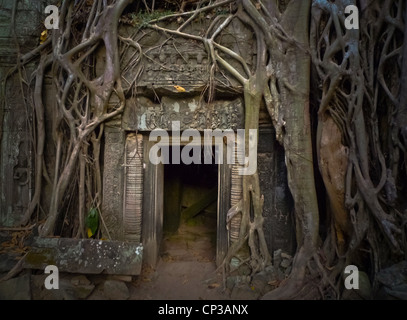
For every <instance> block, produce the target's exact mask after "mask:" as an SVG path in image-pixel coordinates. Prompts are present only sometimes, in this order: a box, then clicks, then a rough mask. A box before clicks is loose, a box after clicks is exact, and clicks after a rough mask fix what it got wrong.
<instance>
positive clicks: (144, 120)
mask: <svg viewBox="0 0 407 320" xmlns="http://www.w3.org/2000/svg"><path fill="white" fill-rule="evenodd" d="M243 119H244V110H243V102H242V100H241V99H235V100H232V101H222V100H220V101H214V102H213V103H211V104H208V103H205V102H204V101H200V99H199V97H192V98H183V99H173V98H169V97H163V98H162V100H161V104H155V103H153V102H152V101H151V100H150V99H148V98H145V97H139V98H137V99H131V100H129V101H128V102H127V105H126V110H125V112H124V115H123V120H122V127H123V129H124V130H128V131H136V130H138V131H151V130H154V129H158V128H160V129H163V130H169V131H170V130H171V129H172V123H173V121H179V122H180V125H181V128H180V130H185V129H197V130H201V131H202V130H204V129H212V130H214V129H222V130H225V129H233V130H236V129H243V128H244V121H243Z"/></svg>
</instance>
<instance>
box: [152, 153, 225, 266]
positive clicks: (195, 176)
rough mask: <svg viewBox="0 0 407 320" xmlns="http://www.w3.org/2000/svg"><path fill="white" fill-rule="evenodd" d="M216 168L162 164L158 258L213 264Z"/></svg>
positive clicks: (212, 166)
mask: <svg viewBox="0 0 407 320" xmlns="http://www.w3.org/2000/svg"><path fill="white" fill-rule="evenodd" d="M214 149H215V148H213V153H214V151H215V150H214ZM171 151H172V150H170V154H171ZM201 158H202V159H203V153H202V157H201ZM218 168H219V165H217V164H215V163H211V164H204V163H202V164H188V165H187V164H184V163H182V162H181V163H180V164H173V162H172V161H171V164H165V165H164V210H163V242H162V244H161V253H160V255H161V258H163V259H174V260H196V261H215V258H216V241H217V232H216V231H217V218H218V182H219V174H218Z"/></svg>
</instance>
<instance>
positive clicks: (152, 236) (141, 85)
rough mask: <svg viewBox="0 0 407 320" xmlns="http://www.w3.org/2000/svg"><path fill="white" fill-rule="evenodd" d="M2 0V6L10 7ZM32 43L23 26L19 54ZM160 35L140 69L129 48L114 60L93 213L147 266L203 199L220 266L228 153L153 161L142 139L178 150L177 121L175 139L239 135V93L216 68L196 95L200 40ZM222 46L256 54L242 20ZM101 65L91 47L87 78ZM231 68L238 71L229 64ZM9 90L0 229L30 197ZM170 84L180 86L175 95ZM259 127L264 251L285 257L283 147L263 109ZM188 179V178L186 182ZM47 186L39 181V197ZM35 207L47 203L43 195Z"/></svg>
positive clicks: (287, 209)
mask: <svg viewBox="0 0 407 320" xmlns="http://www.w3.org/2000/svg"><path fill="white" fill-rule="evenodd" d="M3 2H4V1H3ZM5 3H7V4H9V5H11V1H8V2H7V1H6V2H5ZM21 3H22V4H21V6H23V7H21V8H19V10H21V11H22V12H23V11H24V10H27V11H30V10H31V11H35V10H37V8H35V5H34V4H31V3H28V2H24V1H21ZM10 10H11V9H10V6H9V7H8V8H7V7H5V8H3V9H2V10H1V11H0V14H1V15H2V17H6V18H7V17H8V18H9V17H10ZM38 10H39V9H38ZM6 18H4V19H3V20H2V21H0V23H1V24H2V25H1V28H0V30H1V32H2V34H1V38H0V50H1V51H2V52H4V53H5V52H6V53H5V54H1V57H2V60H1V61H0V63H1V65H0V71H1V73H2V75H4V74H5V73H6V72H7V70H8V68H9V67H10V66H12V65H13V63H15V59H16V57H15V51H13V50H12V49H10V46H9V43H10V41H11V40H10V39H11V34H10V30H9V29H7V28H6V26H7V23H8V21H9V20H7V19H6ZM21 19H24V18H21ZM31 19H34V20H35V18H31ZM39 19H40V15H39V16H38V17H37V20H36V21H33V22H32V23H33V24H38V21H39ZM22 21H23V20H21V21H20V22H19V21H17V23H22ZM169 27H171V26H169ZM205 27H206V24H205V21H203V22H200V23H197V24H193V25H191V26H190V28H201V29H203V30H204V29H205ZM131 32H132V30H131V27H130V26H123V27H122V28H121V33H122V35H123V36H128V35H129V34H130V33H131ZM35 37H37V35H36V34H35ZM35 37H34V35H33V34H30V32H28V30H26V31H25V33H24V32H23V33H22V34H21V39H25V41H28V43H29V45H28V48H31V47H33V45H35V41H37V40H38V39H37V38H35ZM165 37H166V36H165V35H163V34H160V33H159V32H151V33H150V34H149V35H148V36H146V37H144V38H143V40H142V43H141V44H142V45H143V47H144V48H145V49H146V48H147V49H148V50H147V51H148V56H149V59H145V62H144V63H143V65H142V68H140V66H139V65H138V66H133V65H132V63H131V59H132V57H133V55H134V52H135V49H132V48H129V49H128V50H127V53H126V55H125V56H124V57H123V59H122V63H123V65H124V66H125V68H123V85H124V87H125V91H126V92H127V93H128V94H127V101H126V106H125V110H124V112H123V114H121V115H120V116H118V117H116V118H114V119H113V120H111V121H109V122H108V123H106V124H105V130H104V137H103V145H102V157H103V159H102V168H103V202H102V208H101V209H102V210H101V212H102V214H103V220H104V223H105V225H106V228H107V229H108V230H109V234H110V236H111V238H112V240H118V241H124V242H137V243H142V245H143V261H144V262H145V263H148V264H151V265H155V264H156V263H157V261H158V259H159V249H160V244H161V242H162V239H163V233H164V231H170V232H174V231H176V230H177V228H178V227H179V224H180V221H181V220H182V217H183V214H184V211H185V210H187V209H188V208H191V207H192V206H194V205H195V204H196V203H197V202H200V201H204V202H205V201H206V200H205V197H207V199H210V200H207V201H208V202H207V203H206V206H205V205H203V206H204V208H205V209H206V210H209V211H211V212H212V213H213V214H214V215H215V220H216V224H215V226H214V228H215V229H216V230H214V232H215V233H216V261H217V263H218V264H219V263H220V262H221V261H222V259H223V258H224V256H225V253H226V251H227V248H228V246H229V245H230V242H231V241H234V237H236V230H237V228H238V226H239V225H238V221H237V222H236V221H232V223H231V225H230V226H227V225H226V215H227V212H228V210H229V209H230V207H231V206H232V205H233V204H235V203H236V202H237V201H238V200H239V199H240V193H241V189H242V186H241V183H242V176H240V175H239V174H238V169H239V167H238V164H228V163H227V161H225V159H226V151H227V149H226V148H219V146H218V145H216V143H214V144H213V151H214V152H219V150H221V149H222V150H223V151H222V153H221V154H219V156H220V157H222V158H223V159H224V161H223V163H222V164H215V163H212V164H211V165H207V164H191V165H189V166H188V165H185V164H179V165H174V164H153V163H152V162H151V161H150V159H149V153H150V150H151V148H152V147H153V146H154V145H155V144H156V142H155V141H151V138H150V137H151V136H150V134H151V132H152V131H153V130H154V129H157V128H160V129H164V130H166V131H168V134H169V138H168V139H169V141H172V142H173V144H172V148H179V150H182V148H184V147H185V145H187V144H188V143H189V142H185V141H183V142H182V141H179V139H175V138H174V136H173V134H174V133H173V132H172V131H171V130H172V128H173V127H172V124H173V123H174V122H175V121H176V122H179V124H180V132H181V133H182V132H183V131H184V130H186V129H191V128H193V129H196V130H198V131H199V132H201V133H203V131H204V130H205V129H211V130H216V129H220V130H233V131H235V132H236V130H237V129H244V101H243V95H242V88H241V87H240V85H239V84H238V83H237V82H236V81H234V80H233V77H232V76H230V75H228V74H223V73H221V72H216V74H215V92H214V99H213V100H211V101H207V99H206V98H205V96H206V94H205V92H206V90H208V83H209V80H210V79H209V76H210V67H211V66H210V64H209V60H208V56H207V52H206V50H205V48H204V46H203V44H201V43H199V42H197V41H194V40H186V39H180V38H177V39H173V40H169V41H163V39H165ZM21 39H20V40H21ZM30 41H31V42H30ZM222 43H223V44H224V45H227V46H228V47H229V48H233V49H234V50H235V51H236V52H239V53H240V54H241V55H242V57H243V58H244V59H245V60H246V62H247V64H248V65H249V66H252V65H253V61H254V60H255V56H256V48H255V45H254V40H253V35H252V33H251V32H250V31H249V30H248V29H247V28H245V27H244V26H243V25H242V24H238V23H237V22H236V23H232V24H231V26H230V27H229V30H228V35H227V36H225V37H224V38H223V39H222ZM3 57H5V58H3ZM103 60H104V52H103V51H100V52H99V54H98V56H97V59H96V61H97V63H96V72H98V71H97V70H102V69H103ZM234 66H235V67H236V68H239V65H238V64H237V63H236V64H235V65H234ZM14 80H15V79H14ZM15 81H16V80H15ZM17 84H18V83H17V82H15V83H10V84H9V86H10V90H11V91H10V92H3V93H2V94H3V95H6V100H5V101H6V103H5V104H2V110H1V113H2V117H1V121H2V125H1V131H2V135H1V155H0V156H1V158H0V170H1V176H2V179H1V189H0V191H1V207H0V225H1V226H16V225H17V224H18V222H19V221H20V219H21V217H22V215H23V213H24V209H26V208H27V206H28V203H29V201H30V197H32V194H33V192H34V190H33V174H34V173H33V152H34V150H33V146H32V143H30V135H31V132H32V131H31V130H32V127H31V126H30V124H29V121H28V122H27V119H29V120H30V121H32V115H31V114H30V112H32V111H29V110H28V109H27V108H26V106H25V104H24V101H23V97H22V95H21V93H18V92H19V88H18V86H17ZM45 86H46V87H47V94H46V97H45V106H46V108H48V110H50V108H52V107H53V103H54V102H53V98H52V97H53V94H52V92H53V91H52V90H53V87H52V81H51V79H46V83H45ZM174 86H181V87H182V88H183V89H184V90H182V92H180V91H179V90H176V88H175V87H174ZM4 98H5V97H4V96H3V97H2V99H3V100H4ZM114 103H115V101H112V104H114ZM46 114H47V112H46ZM27 115H28V117H27ZM259 121H260V130H259V133H258V158H257V160H258V161H257V169H258V172H259V177H260V187H261V190H262V193H263V194H264V212H263V215H264V217H265V223H264V229H265V236H266V240H267V243H268V247H269V251H270V252H271V253H272V252H273V251H275V250H277V249H282V250H284V251H286V252H288V253H293V250H295V248H294V230H293V225H294V224H293V221H292V219H293V218H292V217H293V214H292V212H293V204H292V199H291V197H290V192H289V190H288V186H287V177H286V167H285V161H284V150H283V148H282V147H281V146H280V145H279V144H278V143H277V142H276V140H275V133H274V129H273V127H272V123H271V120H270V118H269V115H268V113H267V111H266V109H265V108H263V110H262V111H261V113H260V119H259ZM48 126H51V124H48ZM47 143H48V146H49V147H48V148H46V150H47V152H48V154H46V155H45V159H46V161H47V163H46V165H47V167H50V168H51V167H52V164H53V162H54V161H55V159H53V154H52V150H53V147H52V141H51V140H49V141H47ZM191 176H193V177H194V179H193V180H194V181H195V182H194V183H193V185H191V183H192V182H191V179H190V178H191ZM47 188H49V186H47V185H46V183H45V184H44V191H45V193H46V192H47ZM214 190H215V191H214ZM43 201H45V202H46V201H47V199H46V197H45V199H44V200H43ZM208 208H209V209H208Z"/></svg>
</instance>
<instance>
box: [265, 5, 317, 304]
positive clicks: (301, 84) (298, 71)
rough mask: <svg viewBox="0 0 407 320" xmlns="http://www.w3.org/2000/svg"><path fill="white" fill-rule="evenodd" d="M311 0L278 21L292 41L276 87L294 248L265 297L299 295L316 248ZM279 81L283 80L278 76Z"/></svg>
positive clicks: (274, 297) (291, 6) (289, 11)
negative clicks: (284, 275)
mask: <svg viewBox="0 0 407 320" xmlns="http://www.w3.org/2000/svg"><path fill="white" fill-rule="evenodd" d="M310 5H311V1H310V0H308V1H291V2H290V3H289V5H288V7H287V9H286V11H285V12H284V15H283V20H282V23H281V24H282V26H283V28H284V30H285V31H286V32H287V34H288V35H289V36H291V38H292V39H295V41H296V42H297V44H298V45H297V46H290V47H289V48H288V49H287V51H286V53H285V55H284V56H283V59H284V60H283V61H281V63H280V66H281V70H277V72H278V71H281V73H282V74H283V78H284V79H286V80H287V81H288V83H289V85H288V86H287V85H285V86H280V95H281V110H279V112H282V113H283V119H284V122H285V123H283V127H282V134H283V145H284V149H285V156H286V165H287V173H288V186H289V188H290V191H291V194H292V196H293V199H294V205H295V217H296V228H297V244H298V248H299V249H298V252H297V254H296V257H295V259H294V261H293V269H292V272H291V275H290V278H289V279H288V281H287V282H285V284H283V285H281V286H280V287H279V288H277V289H276V290H274V291H271V292H270V293H268V294H266V295H265V297H264V299H286V298H292V297H294V296H296V295H297V294H298V290H299V289H300V288H301V286H302V284H303V282H304V278H305V271H306V268H307V264H308V261H309V260H310V259H311V258H312V257H313V255H314V254H315V252H316V248H317V244H318V231H319V210H318V201H317V194H316V189H315V180H314V163H313V151H312V140H311V139H312V137H311V122H310V110H309V90H310V65H311V58H310V56H309V54H308V53H307V52H306V51H305V50H304V48H308V47H309V33H308V29H309V28H308V25H309V15H310ZM280 83H282V81H280Z"/></svg>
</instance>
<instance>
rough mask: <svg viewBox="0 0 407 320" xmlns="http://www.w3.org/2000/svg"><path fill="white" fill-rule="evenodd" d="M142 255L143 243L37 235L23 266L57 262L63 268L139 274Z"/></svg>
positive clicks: (92, 272) (89, 271)
mask: <svg viewBox="0 0 407 320" xmlns="http://www.w3.org/2000/svg"><path fill="white" fill-rule="evenodd" d="M142 258H143V246H142V244H141V243H134V242H123V241H110V240H94V239H72V238H41V237H35V238H34V241H33V243H32V247H31V250H30V252H29V253H28V254H27V256H26V257H25V259H24V263H23V268H27V269H45V267H46V266H47V265H55V266H57V267H58V270H59V271H60V272H70V273H84V274H100V273H104V274H117V275H139V274H140V272H141V266H142V260H143V259H142Z"/></svg>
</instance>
